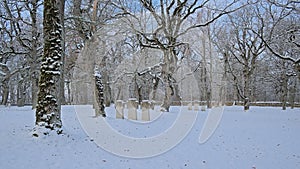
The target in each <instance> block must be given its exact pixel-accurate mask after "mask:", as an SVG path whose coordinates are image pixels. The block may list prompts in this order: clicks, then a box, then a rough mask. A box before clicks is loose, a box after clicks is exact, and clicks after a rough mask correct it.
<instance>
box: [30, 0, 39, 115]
mask: <svg viewBox="0 0 300 169" xmlns="http://www.w3.org/2000/svg"><path fill="white" fill-rule="evenodd" d="M31 4H32V12H31V13H30V15H31V20H32V30H31V36H32V37H31V38H32V42H31V45H32V47H31V51H30V56H31V58H32V60H31V63H30V64H31V65H30V74H31V102H32V109H35V108H36V104H37V93H38V72H37V65H38V63H37V60H38V56H37V55H38V41H37V39H38V25H37V8H38V6H37V2H36V0H33V1H31Z"/></svg>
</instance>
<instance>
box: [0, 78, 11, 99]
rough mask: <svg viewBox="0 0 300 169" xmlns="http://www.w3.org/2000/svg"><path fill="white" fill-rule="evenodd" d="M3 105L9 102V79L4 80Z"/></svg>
mask: <svg viewBox="0 0 300 169" xmlns="http://www.w3.org/2000/svg"><path fill="white" fill-rule="evenodd" d="M2 91H3V93H2V102H1V104H2V105H6V104H7V102H8V96H9V85H8V81H7V80H5V81H3V82H2Z"/></svg>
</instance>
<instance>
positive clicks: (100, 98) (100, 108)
mask: <svg viewBox="0 0 300 169" xmlns="http://www.w3.org/2000/svg"><path fill="white" fill-rule="evenodd" d="M104 101H105V100H104V86H103V83H102V76H101V74H100V72H99V71H97V70H95V105H94V106H95V112H96V114H95V116H96V117H97V116H100V115H102V116H103V117H106V114H105V111H104V109H105V106H104V104H105V103H104Z"/></svg>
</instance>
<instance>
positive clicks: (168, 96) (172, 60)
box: [161, 48, 180, 111]
mask: <svg viewBox="0 0 300 169" xmlns="http://www.w3.org/2000/svg"><path fill="white" fill-rule="evenodd" d="M176 68H177V57H176V55H175V53H174V49H172V48H171V49H168V50H165V51H164V64H163V65H162V72H161V74H162V80H163V84H164V89H165V96H164V99H163V103H162V105H161V110H162V111H169V108H170V106H171V103H172V100H179V101H180V97H179V93H177V91H178V90H177V89H176V90H175V88H176V84H175V83H176V81H175V80H174V78H173V75H174V73H175V70H176Z"/></svg>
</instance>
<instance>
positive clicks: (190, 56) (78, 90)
mask: <svg viewBox="0 0 300 169" xmlns="http://www.w3.org/2000/svg"><path fill="white" fill-rule="evenodd" d="M0 39H1V41H0V43H1V45H0V104H1V105H6V106H8V105H16V106H20V107H22V106H25V105H30V106H32V108H33V109H36V124H39V125H41V126H46V128H55V127H60V126H61V121H60V111H61V110H60V109H61V105H77V104H78V105H84V104H89V105H92V104H94V105H95V108H96V112H97V113H98V114H99V115H101V114H102V115H105V112H104V111H105V110H104V109H105V107H109V106H110V105H111V104H114V103H117V102H118V101H122V102H127V101H128V100H132V99H135V101H136V103H137V104H138V105H141V104H142V103H143V102H150V103H151V104H156V105H161V110H162V111H169V108H170V106H173V105H179V104H181V105H187V104H189V103H190V102H194V103H195V102H197V103H199V104H200V105H203V106H206V107H207V108H211V107H214V106H220V105H233V104H236V105H242V106H244V109H245V110H248V109H249V108H250V109H251V107H250V106H251V105H263V106H281V107H282V109H284V110H285V109H286V108H287V107H291V108H294V107H299V106H300V85H299V84H300V3H299V1H294V0H229V1H221V0H130V1H129V0H64V1H60V0H21V1H20V0H2V1H1V2H0Z"/></svg>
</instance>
